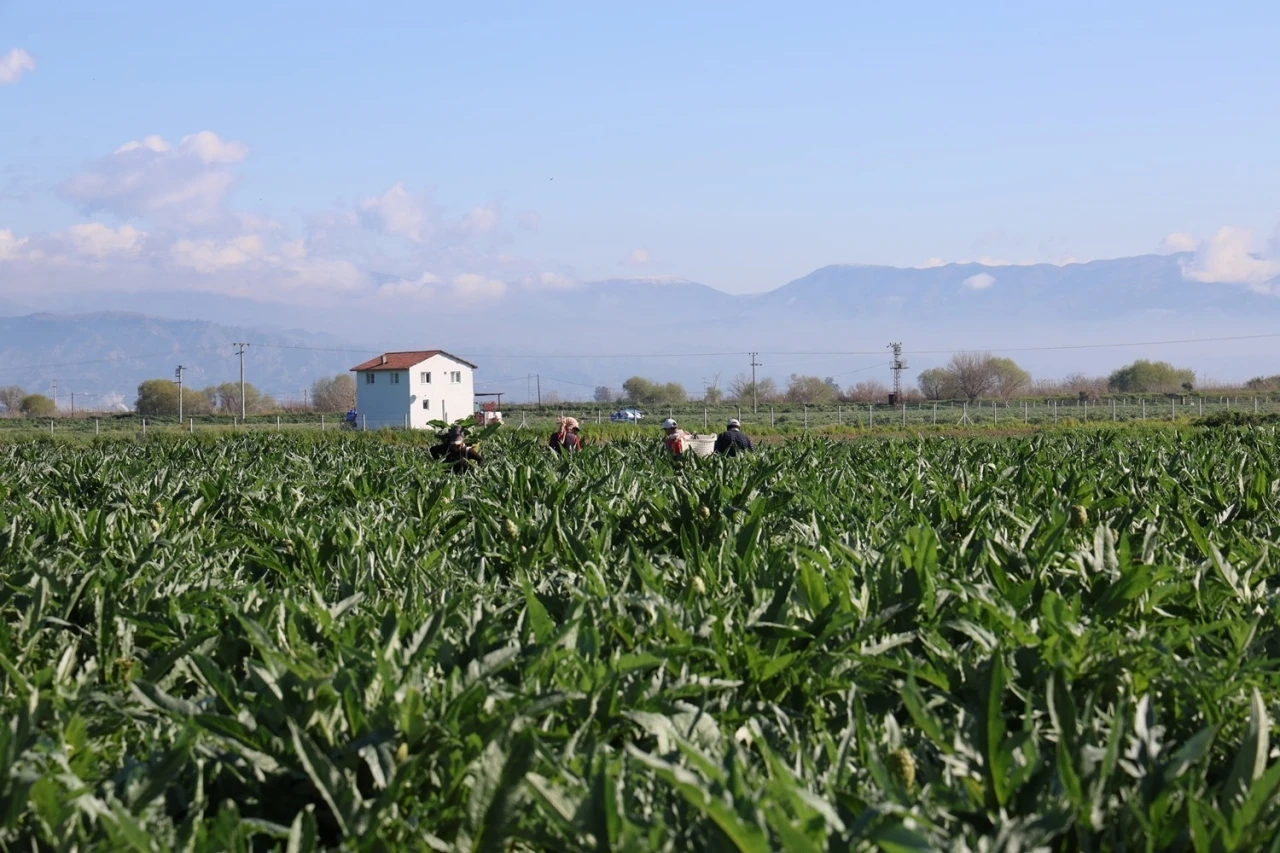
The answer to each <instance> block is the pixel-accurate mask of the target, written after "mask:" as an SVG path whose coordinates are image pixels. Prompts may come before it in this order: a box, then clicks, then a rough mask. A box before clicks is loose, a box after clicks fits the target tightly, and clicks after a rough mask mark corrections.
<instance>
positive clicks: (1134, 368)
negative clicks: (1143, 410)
mask: <svg viewBox="0 0 1280 853" xmlns="http://www.w3.org/2000/svg"><path fill="white" fill-rule="evenodd" d="M1195 381H1196V372H1195V371H1194V370H1191V369H1188V368H1180V367H1174V366H1173V365H1172V364H1170V363H1169V362H1167V361H1147V360H1145V359H1138V360H1137V361H1135V362H1134V363H1133V364H1130V365H1128V366H1127V367H1122V368H1120V369H1119V370H1117V371H1115V372H1114V373H1112V374H1111V376H1110V377H1109V378H1108V379H1107V385H1108V386H1109V387H1110V388H1111V390H1113V391H1123V392H1125V393H1132V394H1146V393H1157V392H1170V391H1178V390H1179V389H1181V390H1190V389H1191V388H1192V387H1193V386H1194V383H1195Z"/></svg>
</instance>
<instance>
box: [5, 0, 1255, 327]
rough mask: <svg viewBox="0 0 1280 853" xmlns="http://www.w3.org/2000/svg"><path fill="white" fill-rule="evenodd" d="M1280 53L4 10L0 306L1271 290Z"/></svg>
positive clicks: (380, 18) (1105, 31) (261, 9)
mask: <svg viewBox="0 0 1280 853" xmlns="http://www.w3.org/2000/svg"><path fill="white" fill-rule="evenodd" d="M1277 32H1280V6H1278V5H1277V4H1274V3H1264V2H1257V3H1218V4H1212V5H1211V4H1205V3H1203V2H1198V3H1178V2H1163V3H1147V2H1127V3H1123V4H1116V3H1091V2H1084V3H1072V4H1052V5H1051V4H1027V3H1017V4H1015V3H1008V4H995V3H966V4H957V3H914V4H890V3H881V4H869V3H846V2H841V3H800V4H786V5H784V4H777V3H769V4H766V3H737V4H732V6H731V5H730V4H724V3H687V2H686V3H667V2H650V3H644V4H626V5H625V6H624V5H623V4H589V3H568V2H564V3H557V4H527V3H505V2H495V3H490V4H483V5H481V4H463V3H455V4H443V3H421V2H400V0H383V2H374V3H367V4H352V3H345V2H344V3H338V2H329V0H309V2H306V3H303V2H295V0H274V2H271V3H262V2H252V3H251V2H242V1H241V0H227V1H226V2H222V3H219V4H216V5H210V4H195V3H175V2H172V0H166V1H165V2H158V1H157V0H134V2H129V3H121V4H103V3H96V2H94V3H91V2H83V0H60V2H58V3H51V2H48V0H43V2H37V0H0V298H3V297H5V296H6V295H8V296H15V295H18V296H23V297H24V298H27V299H28V301H29V300H30V299H32V298H36V299H38V298H39V296H40V294H42V293H50V292H63V293H65V292H78V291H87V290H99V291H110V290H111V289H113V288H114V289H120V288H125V289H130V288H143V289H146V288H156V289H162V288H163V289H191V290H197V291H204V292H217V293H227V294H231V295H239V296H250V297H255V298H268V299H275V300H282V301H286V302H288V301H297V302H306V303H308V304H321V303H324V302H325V301H326V300H340V299H361V300H368V301H374V302H376V301H378V300H383V301H386V302H388V304H396V303H398V302H399V301H401V300H403V299H406V298H414V297H423V298H429V299H439V298H442V297H447V298H450V299H456V300H466V301H474V300H487V299H495V298H501V297H502V296H503V295H504V294H505V293H507V292H509V291H511V290H512V289H515V288H528V289H539V288H543V289H567V288H574V287H579V286H582V284H583V283H584V282H589V281H593V280H598V279H606V278H620V277H633V276H646V277H647V276H671V277H678V278H685V279H691V280H695V281H699V282H702V283H704V284H708V285H710V286H712V287H716V288H719V289H721V290H725V291H728V292H731V293H747V292H758V291H763V290H768V289H772V288H775V287H778V286H780V285H782V284H784V283H785V282H787V281H789V280H792V279H795V278H798V277H800V276H803V275H805V274H807V273H808V272H810V271H812V270H813V269H815V268H817V267H821V266H824V265H827V264H834V263H860V264H887V265H895V266H928V265H938V264H942V263H950V262H960V261H981V262H984V263H988V264H991V265H999V264H1002V263H1026V262H1051V263H1068V262H1071V261H1074V260H1086V259H1096V258H1107V257H1121V256H1129V255H1137V254H1144V253H1151V252H1161V251H1164V252H1169V251H1186V252H1192V253H1194V254H1193V256H1192V257H1193V261H1192V262H1191V263H1190V264H1189V266H1188V270H1189V276H1191V277H1196V276H1198V277H1199V279H1198V280H1203V281H1213V282H1218V281H1227V282H1235V283H1241V284H1247V285H1250V286H1254V287H1258V286H1261V285H1262V283H1264V282H1267V281H1269V280H1270V279H1272V278H1274V277H1275V276H1277V275H1280V158H1278V157H1277V156H1276V140H1277V139H1280V105H1278V104H1277V91H1280V90H1278V89H1277V87H1276V81H1277V80H1280V51H1277V50H1276V49H1275V34H1276V33H1277ZM1276 290H1277V292H1280V287H1278V288H1276Z"/></svg>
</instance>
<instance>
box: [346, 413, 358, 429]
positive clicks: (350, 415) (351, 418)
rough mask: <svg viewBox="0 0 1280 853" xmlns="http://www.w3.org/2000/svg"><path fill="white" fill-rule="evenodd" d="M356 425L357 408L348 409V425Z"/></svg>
mask: <svg viewBox="0 0 1280 853" xmlns="http://www.w3.org/2000/svg"><path fill="white" fill-rule="evenodd" d="M355 425H356V410H355V409H347V426H349V427H354V426H355Z"/></svg>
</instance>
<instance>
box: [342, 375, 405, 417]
mask: <svg viewBox="0 0 1280 853" xmlns="http://www.w3.org/2000/svg"><path fill="white" fill-rule="evenodd" d="M393 373H399V374H400V383H399V384H398V385H395V384H392V382H391V376H392V374H393ZM409 374H410V371H406V370H400V371H391V370H373V371H369V375H372V376H373V384H372V385H370V384H368V380H367V379H366V378H365V376H366V374H365V373H364V372H362V371H357V372H356V373H355V380H356V412H357V413H359V415H360V418H361V422H362V423H363V424H367V425H368V428H369V429H377V428H378V427H384V426H394V427H403V426H404V415H405V412H407V411H409V395H410V393H412V392H411V391H410V383H409Z"/></svg>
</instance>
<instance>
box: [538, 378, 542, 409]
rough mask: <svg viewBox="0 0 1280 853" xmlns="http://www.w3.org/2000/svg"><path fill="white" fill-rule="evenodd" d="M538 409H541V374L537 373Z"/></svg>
mask: <svg viewBox="0 0 1280 853" xmlns="http://www.w3.org/2000/svg"><path fill="white" fill-rule="evenodd" d="M538 411H539V412H541V411H542V374H541V373H539V374H538Z"/></svg>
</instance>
